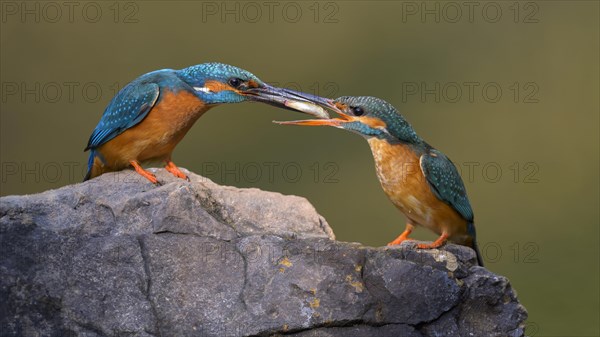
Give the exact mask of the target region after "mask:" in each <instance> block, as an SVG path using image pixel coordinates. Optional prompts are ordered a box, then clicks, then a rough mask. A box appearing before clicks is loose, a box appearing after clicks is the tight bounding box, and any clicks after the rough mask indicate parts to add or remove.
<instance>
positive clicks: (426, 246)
mask: <svg viewBox="0 0 600 337" xmlns="http://www.w3.org/2000/svg"><path fill="white" fill-rule="evenodd" d="M442 245H443V243H439V244H438V243H436V242H432V243H419V244H418V245H417V249H434V248H439V247H441V246H442Z"/></svg>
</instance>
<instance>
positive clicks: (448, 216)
mask: <svg viewBox="0 0 600 337" xmlns="http://www.w3.org/2000/svg"><path fill="white" fill-rule="evenodd" d="M315 103H317V104H319V105H320V106H323V107H326V108H329V109H331V110H334V111H335V112H336V113H338V114H339V116H340V118H331V119H315V120H300V121H288V122H276V123H279V124H292V125H328V126H333V127H336V128H340V129H344V130H348V131H352V132H354V133H357V134H359V135H361V136H363V137H364V138H365V139H366V140H367V142H368V143H369V146H370V147H371V151H372V153H373V157H374V159H375V166H376V171H377V177H378V178H379V181H380V183H381V186H382V187H383V190H384V191H385V193H386V194H387V196H388V197H389V199H390V200H391V201H392V203H393V204H394V205H395V206H396V207H397V208H398V209H399V210H400V211H401V212H402V213H404V215H405V216H406V218H407V223H406V228H405V230H404V232H402V234H400V235H399V236H398V237H397V238H396V239H395V240H394V241H392V242H390V243H389V244H388V245H398V244H400V243H402V242H403V241H405V240H412V239H410V238H409V237H408V236H409V235H410V234H411V232H412V231H413V229H414V226H423V227H425V228H428V229H430V230H432V231H433V232H435V233H437V234H438V235H439V238H438V239H437V240H435V241H434V242H433V243H429V244H424V243H422V244H418V245H417V247H418V248H422V249H429V248H437V247H440V246H441V245H443V244H444V243H445V242H446V240H450V241H452V242H455V243H458V244H461V245H464V246H468V247H471V248H472V249H473V250H475V253H476V255H477V262H478V263H479V265H480V266H483V258H482V256H481V253H480V252H479V249H478V247H477V242H476V234H475V225H474V223H473V210H472V209H471V205H470V203H469V199H468V197H467V192H466V190H465V186H464V184H463V181H462V179H461V177H460V174H459V173H458V171H457V169H456V167H455V166H454V164H453V163H452V161H450V159H448V157H446V156H445V155H444V154H443V153H442V152H440V151H438V150H436V149H435V148H433V147H432V146H431V145H429V144H427V143H426V142H425V141H424V140H423V139H422V138H421V137H419V136H418V135H417V133H416V132H415V131H414V129H413V128H412V126H411V125H410V124H409V123H408V122H407V121H406V119H404V117H403V116H402V115H401V114H400V113H399V112H398V111H397V110H396V109H395V108H394V107H393V106H392V105H391V104H390V103H388V102H386V101H384V100H382V99H379V98H376V97H365V96H362V97H350V96H344V97H339V98H337V99H335V100H328V99H320V100H315Z"/></svg>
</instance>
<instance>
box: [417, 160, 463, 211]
mask: <svg viewBox="0 0 600 337" xmlns="http://www.w3.org/2000/svg"><path fill="white" fill-rule="evenodd" d="M421 170H422V171H423V174H424V175H425V178H426V179H427V182H428V183H429V185H430V186H431V189H432V190H433V193H435V195H436V196H437V197H438V198H439V199H440V200H443V201H444V202H445V203H447V204H448V205H450V206H452V208H454V209H455V210H456V211H457V212H458V213H459V214H460V215H461V216H462V217H463V218H464V219H465V220H467V221H469V222H473V210H472V209H471V204H470V203H469V198H468V197H467V191H466V189H465V185H464V184H463V181H462V179H461V177H460V174H459V173H458V170H457V169H456V166H454V164H453V163H452V161H450V159H448V157H446V156H445V155H444V154H443V153H441V152H440V151H438V150H435V149H430V150H429V152H428V153H425V154H423V155H422V156H421Z"/></svg>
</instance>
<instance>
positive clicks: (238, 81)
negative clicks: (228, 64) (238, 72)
mask: <svg viewBox="0 0 600 337" xmlns="http://www.w3.org/2000/svg"><path fill="white" fill-rule="evenodd" d="M243 82H244V81H242V80H241V79H239V78H237V77H232V78H230V79H229V85H230V86H232V87H234V88H237V87H239V86H240V85H241V84H242V83H243Z"/></svg>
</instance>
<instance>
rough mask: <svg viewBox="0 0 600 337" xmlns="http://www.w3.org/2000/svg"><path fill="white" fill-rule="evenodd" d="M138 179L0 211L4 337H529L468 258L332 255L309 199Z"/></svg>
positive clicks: (464, 253) (333, 245)
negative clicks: (284, 336)
mask: <svg viewBox="0 0 600 337" xmlns="http://www.w3.org/2000/svg"><path fill="white" fill-rule="evenodd" d="M156 173H157V175H158V177H159V179H160V180H161V181H163V182H165V184H164V185H163V186H159V187H156V186H153V185H152V184H150V183H148V182H147V181H145V180H144V179H143V178H141V177H139V176H138V175H136V174H135V173H133V172H131V171H123V172H119V173H112V174H105V175H102V176H100V177H98V178H96V179H93V180H91V181H88V182H85V183H82V184H77V185H72V186H67V187H64V188H61V189H58V190H52V191H47V192H44V193H41V194H37V195H29V196H9V197H3V198H0V298H1V300H0V327H1V330H0V334H1V335H2V336H125V335H135V336H175V335H177V336H279V335H291V336H302V337H307V336H522V335H523V328H524V321H525V319H526V317H527V313H526V311H525V309H524V308H523V307H522V306H521V305H520V304H519V302H518V300H517V298H516V295H515V292H514V291H513V290H512V288H511V287H510V284H509V282H508V280H507V279H506V278H504V277H502V276H498V275H495V274H492V273H491V272H489V271H487V270H486V269H484V268H481V267H478V266H476V265H475V255H474V253H473V251H472V250H470V249H469V248H466V247H462V246H456V245H447V246H445V247H443V248H441V249H434V250H415V249H414V247H413V244H412V243H406V244H403V245H401V246H399V247H393V248H388V247H382V248H371V247H365V246H362V245H360V244H357V243H345V242H339V241H335V240H334V239H335V238H334V235H333V232H332V230H331V228H330V227H329V225H328V224H327V222H326V221H325V219H323V217H321V216H320V215H319V214H318V213H317V212H316V210H315V209H314V207H313V206H312V205H311V204H310V203H309V202H308V201H306V200H305V199H303V198H300V197H296V196H284V195H281V194H279V193H273V192H265V191H261V190H258V189H237V188H234V187H225V186H219V185H217V184H215V183H213V182H212V181H210V180H208V179H206V178H203V177H201V176H197V175H194V174H191V173H190V178H191V181H190V182H187V181H183V180H181V179H175V178H173V177H172V176H170V175H169V174H168V173H166V172H165V171H164V170H157V171H156Z"/></svg>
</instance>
